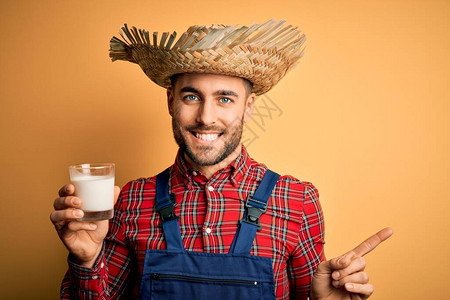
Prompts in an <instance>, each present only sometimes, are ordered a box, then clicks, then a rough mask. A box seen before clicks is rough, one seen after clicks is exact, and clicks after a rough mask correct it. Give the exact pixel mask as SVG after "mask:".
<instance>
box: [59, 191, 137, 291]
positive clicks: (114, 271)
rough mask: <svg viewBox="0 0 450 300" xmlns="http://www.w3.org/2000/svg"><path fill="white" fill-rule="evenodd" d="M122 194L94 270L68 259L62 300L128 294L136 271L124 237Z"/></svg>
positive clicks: (62, 286) (122, 193)
mask: <svg viewBox="0 0 450 300" xmlns="http://www.w3.org/2000/svg"><path fill="white" fill-rule="evenodd" d="M125 190H127V186H125V187H124V188H123V189H122V192H121V194H120V196H119V199H118V200H117V203H116V205H115V211H114V217H113V219H112V220H111V221H110V225H109V231H108V234H107V236H106V238H105V241H104V242H103V248H102V251H101V253H100V255H99V256H98V258H97V260H96V262H95V264H94V266H93V267H92V268H91V269H89V268H84V267H81V266H79V265H77V264H76V263H75V261H74V260H73V258H72V257H71V255H69V258H68V264H69V269H68V271H67V272H66V275H65V276H64V279H63V282H62V285H61V295H60V296H61V299H117V298H119V297H120V296H122V295H125V294H128V293H129V291H127V289H128V282H129V277H130V276H131V274H130V273H131V272H132V270H133V267H132V260H131V255H130V251H129V248H128V247H127V243H126V240H125V235H124V233H123V219H122V217H123V216H122V215H123V214H122V209H121V207H122V203H123V201H122V199H123V197H122V195H124V193H125V192H124V191H125Z"/></svg>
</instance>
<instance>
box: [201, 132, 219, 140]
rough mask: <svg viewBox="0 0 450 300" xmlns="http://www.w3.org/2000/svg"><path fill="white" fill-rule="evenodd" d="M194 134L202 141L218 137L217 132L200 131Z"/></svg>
mask: <svg viewBox="0 0 450 300" xmlns="http://www.w3.org/2000/svg"><path fill="white" fill-rule="evenodd" d="M195 136H196V137H197V138H198V139H200V140H203V141H208V142H210V141H214V140H215V139H217V138H218V137H219V135H218V134H217V133H215V134H201V133H196V134H195Z"/></svg>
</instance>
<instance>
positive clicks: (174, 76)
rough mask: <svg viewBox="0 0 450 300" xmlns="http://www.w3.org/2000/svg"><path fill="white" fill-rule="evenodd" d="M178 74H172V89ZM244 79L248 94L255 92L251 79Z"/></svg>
mask: <svg viewBox="0 0 450 300" xmlns="http://www.w3.org/2000/svg"><path fill="white" fill-rule="evenodd" d="M178 75H180V73H178V74H174V75H172V76H170V85H171V87H172V89H173V88H174V87H175V84H176V82H177V79H178ZM241 78H242V77H241ZM242 79H244V83H245V90H246V92H247V96H248V95H250V94H251V93H252V92H253V83H252V82H251V81H250V80H248V79H247V78H242Z"/></svg>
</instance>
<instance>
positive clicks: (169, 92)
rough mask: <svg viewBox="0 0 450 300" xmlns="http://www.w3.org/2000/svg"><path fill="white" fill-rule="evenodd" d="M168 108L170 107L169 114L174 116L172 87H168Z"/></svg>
mask: <svg viewBox="0 0 450 300" xmlns="http://www.w3.org/2000/svg"><path fill="white" fill-rule="evenodd" d="M166 93H167V108H168V109H169V115H171V116H173V115H172V114H173V108H172V106H173V93H172V88H168V89H167V91H166Z"/></svg>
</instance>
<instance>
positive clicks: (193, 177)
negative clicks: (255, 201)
mask: <svg viewBox="0 0 450 300" xmlns="http://www.w3.org/2000/svg"><path fill="white" fill-rule="evenodd" d="M241 147H242V149H241V153H240V154H239V155H238V157H236V159H234V160H233V161H232V162H231V163H230V164H229V165H228V166H226V167H225V168H223V169H220V170H218V171H217V172H216V174H214V175H213V177H212V178H211V179H213V178H214V179H221V180H224V179H229V180H230V181H231V183H232V185H233V186H235V187H236V186H238V185H239V183H240V181H241V180H242V178H243V177H244V175H245V173H246V172H247V171H248V169H249V168H250V165H251V160H252V159H251V158H250V156H249V154H248V152H247V149H246V148H245V146H244V145H242V146H241ZM174 166H175V170H176V172H177V173H178V174H179V175H180V176H181V177H182V179H183V182H184V183H185V185H186V186H187V187H188V186H190V185H192V184H193V181H198V182H201V181H204V180H198V179H197V178H198V177H204V176H197V175H199V173H197V172H198V171H197V170H195V169H194V168H192V167H191V166H190V165H189V164H188V163H187V162H186V159H185V158H184V152H183V151H182V150H181V149H178V153H177V156H176V158H175V164H174Z"/></svg>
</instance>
